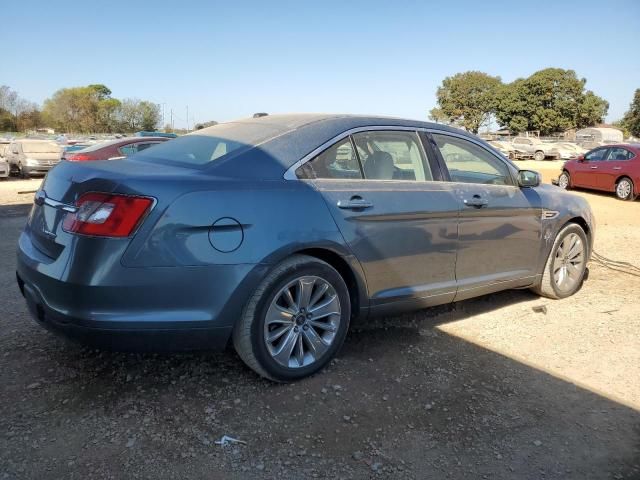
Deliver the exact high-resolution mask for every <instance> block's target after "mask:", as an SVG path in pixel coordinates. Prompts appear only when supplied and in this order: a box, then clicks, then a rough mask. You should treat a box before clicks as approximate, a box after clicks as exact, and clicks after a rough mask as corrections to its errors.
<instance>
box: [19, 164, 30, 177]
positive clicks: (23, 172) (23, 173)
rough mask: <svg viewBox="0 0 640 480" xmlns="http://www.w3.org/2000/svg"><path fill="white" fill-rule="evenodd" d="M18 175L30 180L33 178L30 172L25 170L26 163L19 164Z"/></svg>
mask: <svg viewBox="0 0 640 480" xmlns="http://www.w3.org/2000/svg"><path fill="white" fill-rule="evenodd" d="M18 176H19V177H20V178H22V179H24V180H28V179H30V178H31V175H29V172H28V171H27V170H25V168H24V165H22V164H21V163H19V164H18Z"/></svg>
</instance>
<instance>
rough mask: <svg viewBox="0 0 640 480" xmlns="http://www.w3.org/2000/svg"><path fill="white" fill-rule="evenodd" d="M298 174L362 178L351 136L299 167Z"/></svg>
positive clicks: (303, 175) (299, 175)
mask: <svg viewBox="0 0 640 480" xmlns="http://www.w3.org/2000/svg"><path fill="white" fill-rule="evenodd" d="M296 175H297V176H298V178H331V179H361V178H362V171H361V170H360V164H359V163H358V157H357V156H356V154H355V152H354V151H353V145H352V144H351V138H350V137H347V138H345V139H344V140H341V141H339V142H338V143H336V144H334V145H332V146H331V147H329V148H327V149H326V150H325V151H324V152H322V153H321V154H319V155H318V156H317V157H315V158H314V159H313V160H310V161H308V162H307V163H305V164H304V165H302V166H301V167H300V168H298V170H297V171H296Z"/></svg>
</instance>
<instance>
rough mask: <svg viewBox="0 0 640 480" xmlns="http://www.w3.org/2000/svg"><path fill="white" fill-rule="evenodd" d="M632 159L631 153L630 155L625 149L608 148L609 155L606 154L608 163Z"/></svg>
mask: <svg viewBox="0 0 640 480" xmlns="http://www.w3.org/2000/svg"><path fill="white" fill-rule="evenodd" d="M631 158H633V153H631V152H630V151H629V150H627V149H626V148H620V147H616V148H610V149H609V153H607V157H606V160H607V161H610V162H617V161H620V160H630V159H631Z"/></svg>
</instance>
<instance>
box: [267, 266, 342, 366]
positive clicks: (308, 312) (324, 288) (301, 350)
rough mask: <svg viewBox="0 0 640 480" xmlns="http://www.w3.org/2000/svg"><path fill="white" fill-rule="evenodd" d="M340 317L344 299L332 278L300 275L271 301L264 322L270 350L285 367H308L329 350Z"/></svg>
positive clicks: (273, 356) (272, 355) (274, 357)
mask: <svg viewBox="0 0 640 480" xmlns="http://www.w3.org/2000/svg"><path fill="white" fill-rule="evenodd" d="M340 318H341V308H340V299H339V298H338V294H337V293H336V290H335V288H334V287H333V286H332V285H331V284H330V283H329V282H327V281H326V280H324V279H323V278H321V277H316V276H301V277H298V278H296V279H294V280H292V281H290V282H289V283H287V285H285V287H284V288H282V289H281V290H280V291H279V292H278V293H277V294H276V296H275V297H274V298H273V300H272V301H271V304H270V305H269V309H268V310H267V315H266V318H265V322H264V342H265V344H266V346H267V350H268V352H269V354H270V355H271V357H272V358H273V359H274V360H275V361H276V362H278V363H279V364H280V365H282V366H284V367H287V368H300V367H306V366H308V365H310V364H312V363H314V362H316V361H317V360H319V359H320V358H321V357H322V356H323V355H324V354H325V353H326V352H327V350H329V348H330V347H331V345H332V343H333V341H334V339H335V337H336V332H337V331H338V327H339V325H340Z"/></svg>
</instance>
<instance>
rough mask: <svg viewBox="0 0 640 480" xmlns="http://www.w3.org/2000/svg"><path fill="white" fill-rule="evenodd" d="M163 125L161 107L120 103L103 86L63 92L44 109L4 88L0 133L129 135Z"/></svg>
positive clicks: (0, 101)
mask: <svg viewBox="0 0 640 480" xmlns="http://www.w3.org/2000/svg"><path fill="white" fill-rule="evenodd" d="M160 122H161V114H160V107H159V106H158V105H157V104H155V103H153V102H149V101H146V100H139V99H136V98H126V99H123V100H119V99H117V98H114V97H112V96H111V90H110V89H109V88H108V87H106V86H105V85H101V84H94V85H87V86H85V87H72V88H62V89H60V90H58V91H56V92H55V93H54V94H53V95H52V96H51V97H50V98H48V99H47V100H45V101H44V104H43V105H42V108H41V109H40V108H39V107H38V105H37V104H35V103H33V102H29V101H28V100H24V99H22V98H21V97H20V96H19V95H18V94H17V92H15V91H14V90H12V89H11V88H10V87H8V86H6V85H4V86H0V131H17V132H20V131H27V130H34V129H37V128H40V127H51V128H54V129H55V130H56V131H61V132H69V133H97V132H100V133H129V132H135V131H139V130H155V129H156V128H157V127H158V126H159V125H160Z"/></svg>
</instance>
